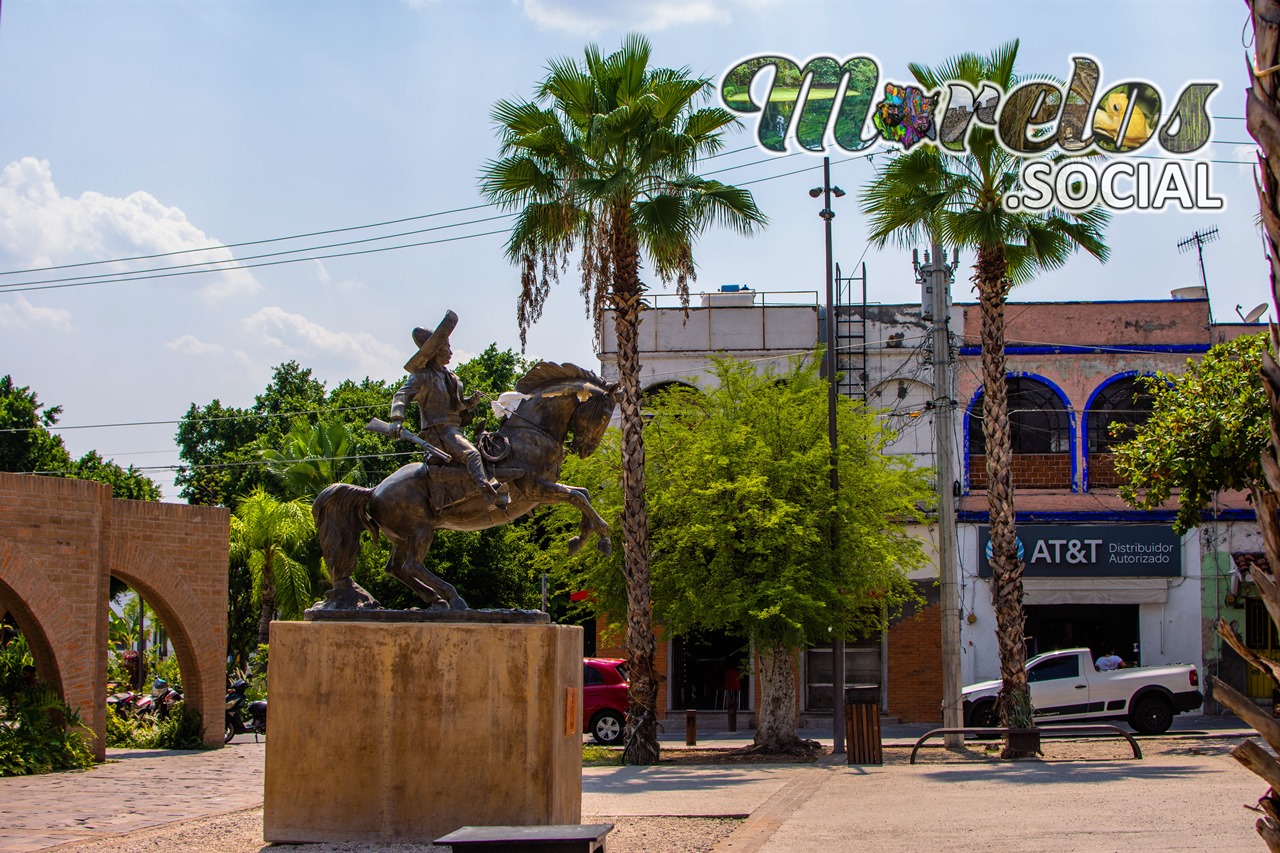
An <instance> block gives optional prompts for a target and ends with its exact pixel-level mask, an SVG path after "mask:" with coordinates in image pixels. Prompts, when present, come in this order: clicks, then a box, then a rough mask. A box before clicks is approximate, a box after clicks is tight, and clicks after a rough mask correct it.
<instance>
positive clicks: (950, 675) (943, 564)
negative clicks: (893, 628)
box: [925, 242, 964, 749]
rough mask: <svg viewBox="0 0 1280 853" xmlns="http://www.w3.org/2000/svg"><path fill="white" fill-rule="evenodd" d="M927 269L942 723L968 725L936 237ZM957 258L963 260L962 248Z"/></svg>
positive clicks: (955, 743)
mask: <svg viewBox="0 0 1280 853" xmlns="http://www.w3.org/2000/svg"><path fill="white" fill-rule="evenodd" d="M931 254H932V257H931V258H926V259H925V260H926V263H927V267H926V272H925V274H926V275H928V276H930V277H931V280H932V282H933V435H934V444H935V446H936V448H937V460H938V580H939V581H940V584H941V587H942V589H941V595H942V600H941V602H940V606H941V608H942V725H943V726H944V727H946V728H958V727H960V726H963V725H964V713H963V711H964V709H963V706H962V704H961V698H960V690H961V686H962V685H961V677H960V584H959V579H958V577H957V574H958V572H957V567H956V559H955V554H956V504H955V494H954V492H953V491H952V488H953V486H952V484H953V483H954V482H955V475H954V473H953V471H954V465H953V463H952V453H951V451H952V449H953V448H954V447H955V407H956V404H955V399H954V398H953V397H952V395H951V336H950V330H949V328H948V324H949V321H950V319H951V318H950V312H949V310H948V303H949V302H950V301H951V300H950V299H949V298H948V297H949V296H950V287H951V276H952V273H953V270H954V265H953V266H950V267H949V266H947V264H946V255H945V254H944V252H943V248H942V244H941V243H937V242H935V243H934V244H933V246H932V252H931ZM955 263H956V264H958V263H959V252H958V251H957V253H956V259H955ZM945 737H946V745H947V748H948V749H961V748H963V746H964V735H959V734H952V735H946V736H945Z"/></svg>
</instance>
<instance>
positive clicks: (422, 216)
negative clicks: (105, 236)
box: [0, 204, 495, 276]
mask: <svg viewBox="0 0 1280 853" xmlns="http://www.w3.org/2000/svg"><path fill="white" fill-rule="evenodd" d="M485 207H495V205H492V204H473V205H471V206H470V207H456V208H454V209H452V210H441V211H437V212H436V213H423V214H420V215H418V216H405V217H402V218H400V219H388V220H386V221H384V222H371V223H369V224H368V225H350V226H347V227H346V228H329V229H326V230H324V231H308V232H306V233H305V234H292V235H290V236H287V237H268V238H266V239H262V240H245V241H243V242H240V243H219V244H218V245H216V246H206V247H204V248H202V249H179V250H176V251H173V252H157V253H155V254H152V255H134V256H132V257H127V258H111V259H108V260H105V261H82V262H80V263H76V264H54V265H51V266H47V267H30V268H28V269H21V270H7V271H3V272H0V276H3V275H23V274H25V273H35V272H50V271H52V270H68V269H75V268H78V267H91V266H96V265H98V264H123V263H128V262H130V261H150V260H154V259H156V258H171V257H174V256H176V255H190V254H193V253H195V252H214V251H217V250H218V249H238V248H241V247H243V246H261V245H264V244H266V243H282V242H286V241H289V240H302V239H305V238H308V237H324V236H326V235H328V234H343V233H346V232H348V231H362V230H365V229H368V228H382V227H384V226H387V225H401V224H403V223H405V222H416V221H418V220H421V219H431V218H432V217H435V216H447V215H448V214H451V213H465V212H467V211H469V210H480V209H481V208H485ZM211 263H213V262H211ZM218 263H221V262H218Z"/></svg>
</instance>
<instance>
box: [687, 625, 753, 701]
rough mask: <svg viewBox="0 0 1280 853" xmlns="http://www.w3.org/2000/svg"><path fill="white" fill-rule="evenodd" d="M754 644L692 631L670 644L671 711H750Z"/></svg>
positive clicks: (738, 637) (717, 633)
mask: <svg viewBox="0 0 1280 853" xmlns="http://www.w3.org/2000/svg"><path fill="white" fill-rule="evenodd" d="M750 661H751V644H750V643H749V642H748V641H747V638H746V637H745V636H742V635H741V634H732V633H728V632H724V631H690V632H688V633H685V634H681V635H680V636H678V637H674V638H672V640H671V708H672V710H677V711H689V710H697V711H723V710H725V709H727V708H737V709H739V710H747V709H748V708H749V707H750V696H751V687H750V672H751V669H750Z"/></svg>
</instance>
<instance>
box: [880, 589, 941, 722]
mask: <svg viewBox="0 0 1280 853" xmlns="http://www.w3.org/2000/svg"><path fill="white" fill-rule="evenodd" d="M941 615H942V608H941V607H940V606H939V605H938V604H936V603H934V604H930V605H928V606H927V607H924V608H922V609H921V610H919V611H917V612H916V613H914V614H913V615H911V616H908V617H906V618H905V619H903V620H902V621H900V622H898V623H896V624H895V625H893V626H892V627H891V628H890V629H889V644H888V645H889V684H888V693H889V697H888V698H889V716H891V717H900V718H901V719H902V721H903V722H907V723H940V722H941V721H942V621H941Z"/></svg>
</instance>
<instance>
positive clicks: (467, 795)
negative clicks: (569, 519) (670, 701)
mask: <svg viewBox="0 0 1280 853" xmlns="http://www.w3.org/2000/svg"><path fill="white" fill-rule="evenodd" d="M581 687H582V629H581V628H576V627H569V626H563V625H547V624H525V625H521V624H514V625H513V624H456V623H453V624H449V623H445V624H440V623H434V624H433V623H429V622H428V623H423V622H416V623H374V622H273V623H272V625H271V674H270V698H269V701H270V723H271V725H270V728H269V733H268V737H267V756H266V792H265V801H264V814H263V826H264V832H263V836H264V838H265V839H266V840H267V841H275V842H299V841H364V842H379V841H382V842H386V841H426V842H429V841H430V840H431V839H433V838H439V837H440V836H442V835H445V834H447V833H449V832H452V831H454V830H456V829H458V828H459V827H461V826H466V825H471V826H487V825H499V824H505V825H516V826H529V825H543V824H576V823H578V822H580V821H581V819H582V708H581V705H580V704H579V698H580V696H581Z"/></svg>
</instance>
